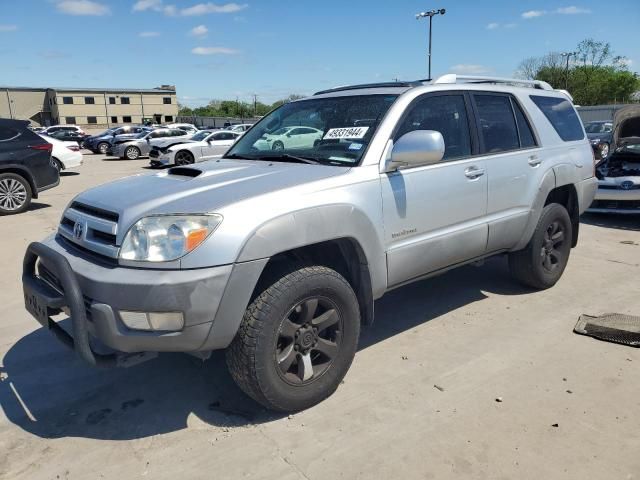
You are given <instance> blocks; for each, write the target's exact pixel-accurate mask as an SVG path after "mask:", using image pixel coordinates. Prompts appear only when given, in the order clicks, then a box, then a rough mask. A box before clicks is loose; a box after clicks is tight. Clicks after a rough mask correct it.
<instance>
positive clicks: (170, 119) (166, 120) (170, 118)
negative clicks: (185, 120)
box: [164, 115, 173, 122]
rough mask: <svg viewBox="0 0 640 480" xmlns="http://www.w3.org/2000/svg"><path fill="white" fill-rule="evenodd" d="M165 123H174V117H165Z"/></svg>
mask: <svg viewBox="0 0 640 480" xmlns="http://www.w3.org/2000/svg"><path fill="white" fill-rule="evenodd" d="M164 121H165V122H173V115H165V116H164Z"/></svg>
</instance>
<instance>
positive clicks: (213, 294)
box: [23, 75, 596, 411]
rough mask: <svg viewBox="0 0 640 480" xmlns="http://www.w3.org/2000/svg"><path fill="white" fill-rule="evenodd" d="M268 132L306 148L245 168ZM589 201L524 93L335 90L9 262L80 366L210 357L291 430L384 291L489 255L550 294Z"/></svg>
mask: <svg viewBox="0 0 640 480" xmlns="http://www.w3.org/2000/svg"><path fill="white" fill-rule="evenodd" d="M287 126H297V127H304V128H313V129H317V130H319V131H321V132H322V135H320V136H318V137H314V138H310V140H308V141H307V143H305V144H303V143H300V142H295V143H294V142H292V143H291V146H287V145H286V144H285V146H284V147H281V148H278V149H275V150H264V149H260V148H257V146H256V145H259V144H261V143H263V140H262V139H263V138H265V137H266V136H268V135H270V134H271V133H273V132H276V131H278V130H280V129H282V128H283V127H287ZM595 190H596V179H595V177H594V170H593V155H592V149H591V146H590V144H589V141H588V140H587V138H586V136H585V132H584V129H583V127H582V124H581V122H580V120H579V119H578V116H577V114H576V112H575V109H574V107H573V105H572V103H571V100H570V98H569V97H568V95H567V94H565V93H563V92H559V91H554V90H552V89H551V87H550V86H549V85H547V84H545V83H543V82H525V81H521V80H509V79H496V78H479V77H460V76H455V75H446V76H444V77H441V78H439V79H437V80H435V81H432V82H408V83H389V84H371V85H360V86H351V87H343V88H336V89H332V90H327V91H323V92H318V93H317V94H315V95H313V96H312V97H310V98H306V99H303V100H299V101H295V102H292V103H287V104H285V105H283V106H281V107H280V108H278V109H276V110H274V111H273V112H271V113H270V114H268V115H267V116H265V117H264V118H263V119H261V120H260V121H259V122H258V123H257V124H256V125H255V126H253V127H252V128H251V129H250V130H249V131H248V132H247V133H245V134H244V136H242V137H241V138H240V139H239V140H238V141H237V142H236V143H235V144H234V145H233V146H232V147H231V148H230V149H229V151H228V152H226V154H225V155H224V156H223V157H222V158H221V159H218V160H213V161H209V162H204V163H200V164H197V165H190V166H178V167H174V168H170V169H168V170H164V171H162V172H160V173H153V174H146V175H139V176H135V177H129V178H125V179H122V180H119V181H116V182H114V183H111V184H106V185H101V186H99V187H96V188H93V189H91V190H88V191H86V192H84V193H81V194H80V195H78V196H77V197H76V198H74V199H73V201H72V202H71V204H70V205H69V206H68V207H67V208H66V210H65V211H64V214H63V216H62V220H61V222H60V225H59V227H58V231H57V233H56V234H54V235H52V236H50V237H48V238H47V239H45V240H44V241H43V242H41V243H39V242H36V243H33V244H31V245H30V246H29V247H28V250H27V253H26V257H25V262H24V265H25V270H24V275H23V284H24V295H25V303H26V307H27V309H28V310H29V312H31V314H33V316H35V317H36V318H37V319H38V321H39V322H40V323H41V324H42V325H44V326H45V327H46V328H49V329H52V330H53V331H54V332H55V333H57V334H58V335H57V336H59V337H61V338H63V339H64V340H65V343H67V344H69V345H72V346H73V347H74V349H75V350H76V351H77V353H78V354H79V355H80V356H81V357H82V358H84V359H85V360H86V361H88V362H89V363H92V364H96V365H122V364H128V363H131V362H133V361H137V360H142V359H144V358H145V357H148V356H150V354H149V353H139V352H163V351H174V352H175V351H179V352H189V353H192V354H195V355H198V356H201V357H206V356H207V355H208V354H209V352H211V351H212V350H216V349H226V357H227V363H228V367H229V369H230V371H231V374H232V376H233V378H234V379H235V381H236V382H237V383H238V385H239V386H240V387H241V388H242V390H244V391H245V392H246V393H247V394H248V395H250V396H251V397H252V398H254V399H255V400H256V401H258V402H260V403H261V404H262V405H264V406H266V407H267V408H270V409H275V410H280V411H296V410H300V409H303V408H307V407H309V406H311V405H314V404H316V403H317V402H320V401H321V400H323V399H324V398H326V397H327V396H329V395H331V394H332V392H334V391H335V390H336V388H337V387H338V385H339V384H340V381H341V380H342V378H343V377H344V375H345V374H346V372H347V370H348V368H349V366H350V364H351V362H352V360H353V358H354V354H355V352H356V349H357V347H358V337H359V333H360V325H362V324H364V325H367V324H370V323H371V322H373V319H374V301H375V300H376V299H378V298H380V297H382V296H383V295H384V294H385V292H388V291H389V290H391V289H394V288H397V287H400V286H402V285H404V284H407V283H409V282H413V281H416V280H419V279H422V278H425V277H427V276H431V275H434V274H437V273H440V272H443V271H446V270H448V269H451V268H453V267H456V266H459V265H463V264H467V263H470V262H475V261H478V260H480V259H483V258H486V257H489V256H492V255H497V254H507V255H508V257H509V265H510V268H511V272H512V274H513V276H514V277H515V279H516V280H518V281H519V282H521V283H523V284H525V285H528V286H530V287H533V288H536V289H545V288H549V287H551V286H553V285H554V284H555V283H556V282H557V281H558V280H559V279H560V276H561V275H562V272H563V270H564V269H565V266H566V265H567V261H568V259H569V254H570V251H571V248H572V247H574V246H575V245H576V244H577V241H578V226H579V221H578V217H579V215H580V214H581V213H582V212H583V211H584V210H585V209H586V208H587V206H588V205H589V204H590V203H591V201H592V200H593V197H594V193H595ZM60 311H64V312H67V313H68V315H69V316H70V317H71V325H72V332H71V333H66V332H65V331H64V330H62V328H61V327H60V326H59V325H58V324H57V323H55V322H54V321H53V320H52V319H51V316H52V315H53V314H56V313H59V312H60ZM104 346H106V347H109V348H110V350H109V351H108V352H109V353H105V349H104Z"/></svg>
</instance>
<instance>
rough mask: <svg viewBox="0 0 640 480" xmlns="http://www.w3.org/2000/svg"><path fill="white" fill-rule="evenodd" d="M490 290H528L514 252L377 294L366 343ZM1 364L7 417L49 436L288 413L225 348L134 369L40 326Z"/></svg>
mask: <svg viewBox="0 0 640 480" xmlns="http://www.w3.org/2000/svg"><path fill="white" fill-rule="evenodd" d="M484 292H492V293H496V294H501V295H522V294H526V293H528V290H526V289H524V288H521V287H519V286H517V285H516V284H514V283H513V281H512V280H511V279H510V278H509V274H508V269H507V267H506V261H505V260H504V258H497V259H492V260H491V261H488V262H487V263H486V264H485V265H484V266H483V267H481V268H475V267H463V268H461V269H458V270H454V271H451V272H449V273H447V274H444V275H441V276H438V277H434V278H432V279H428V280H423V281H420V282H416V283H414V284H411V285H409V286H406V287H403V288H399V289H397V290H394V291H393V292H390V293H389V294H387V295H385V297H383V298H382V299H381V300H379V301H378V302H376V320H375V322H374V324H373V325H372V326H369V327H365V328H363V330H362V336H361V341H360V347H359V348H360V349H361V350H362V349H365V348H369V347H371V346H372V345H375V344H376V343H378V342H381V341H383V340H385V339H388V338H390V337H393V336H395V335H397V334H400V333H402V332H404V331H406V330H409V329H411V328H414V327H416V326H418V325H421V324H424V323H426V322H429V321H432V320H433V319H437V318H438V317H440V316H442V315H444V314H446V313H448V312H451V311H454V310H456V309H458V308H461V307H463V306H465V305H468V304H470V303H473V302H478V301H482V300H484V299H485V298H487V296H486V295H485V293H484ZM356 362H357V358H356ZM0 368H1V371H0V379H1V380H2V381H0V405H1V406H2V409H3V410H4V413H5V415H6V417H7V418H8V419H9V420H10V421H11V422H13V423H14V424H15V425H17V426H19V427H21V428H22V429H24V430H25V431H28V432H30V433H32V434H34V435H37V436H39V437H42V438H62V437H83V438H93V439H108V440H126V439H135V438H144V437H148V436H151V435H157V434H162V433H168V432H172V431H177V430H181V429H184V428H185V427H187V426H188V425H192V424H193V423H194V422H205V423H207V424H210V425H214V426H222V427H227V428H235V427H241V426H245V425H248V424H256V423H266V422H270V421H274V420H277V419H279V418H282V417H283V415H282V414H276V413H272V412H268V411H266V410H265V409H263V408H261V407H260V406H258V405H257V404H256V403H255V402H253V401H252V400H251V399H249V398H248V397H247V396H245V395H244V394H243V393H242V392H241V391H240V389H239V388H238V387H237V386H236V385H235V384H234V383H233V381H232V379H231V377H230V375H229V373H228V372H227V370H226V366H225V362H224V354H223V352H214V354H213V355H212V357H211V358H210V359H209V360H207V361H205V362H202V361H201V360H199V359H197V358H195V357H191V356H188V355H183V354H163V355H160V356H159V357H158V358H156V359H154V360H152V361H148V362H146V363H143V364H140V365H138V366H134V367H130V368H127V369H104V370H101V369H95V368H93V367H90V366H88V365H86V364H84V363H83V362H82V361H80V360H79V359H78V358H77V356H76V355H74V354H73V353H72V352H71V351H69V350H68V349H66V348H65V347H64V346H62V345H61V344H60V343H59V342H57V341H55V340H54V339H53V338H52V336H51V334H50V333H49V332H47V331H45V330H44V329H38V330H36V331H34V332H33V333H30V334H28V335H26V336H24V337H23V338H21V339H20V340H19V341H18V342H17V343H16V344H15V345H13V346H12V347H11V349H10V350H9V351H8V352H7V353H6V355H5V356H4V359H3V366H2V367H0Z"/></svg>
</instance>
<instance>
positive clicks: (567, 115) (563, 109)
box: [531, 95, 584, 142]
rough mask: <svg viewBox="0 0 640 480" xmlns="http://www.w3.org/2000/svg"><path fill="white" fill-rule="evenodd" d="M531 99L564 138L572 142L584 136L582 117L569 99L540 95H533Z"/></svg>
mask: <svg viewBox="0 0 640 480" xmlns="http://www.w3.org/2000/svg"><path fill="white" fill-rule="evenodd" d="M531 100H533V103H535V104H536V105H537V106H538V108H539V109H540V110H542V113H544V116H545V117H547V120H549V122H551V125H553V128H554V129H555V130H556V132H558V135H560V138H561V139H562V140H564V141H565V142H571V141H573V140H582V139H583V138H584V132H583V131H582V124H581V123H580V119H579V118H578V115H576V112H575V110H574V109H573V107H572V106H571V103H570V102H569V101H568V100H565V99H564V98H557V97H542V96H540V95H531Z"/></svg>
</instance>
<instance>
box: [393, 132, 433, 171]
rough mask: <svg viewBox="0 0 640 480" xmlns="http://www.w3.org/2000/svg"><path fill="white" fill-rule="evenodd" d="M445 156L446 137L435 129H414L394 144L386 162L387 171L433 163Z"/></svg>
mask: <svg viewBox="0 0 640 480" xmlns="http://www.w3.org/2000/svg"><path fill="white" fill-rule="evenodd" d="M443 156H444V138H442V134H441V133H440V132H436V131H435V130H414V131H413V132H409V133H405V134H404V135H403V136H402V137H400V138H399V139H398V140H397V141H396V142H395V143H394V145H393V148H392V149H391V153H390V155H389V156H388V158H387V160H386V163H385V168H384V171H385V172H394V171H396V170H399V169H401V168H411V167H418V166H422V165H432V164H434V163H438V162H440V161H441V160H442V157H443Z"/></svg>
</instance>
